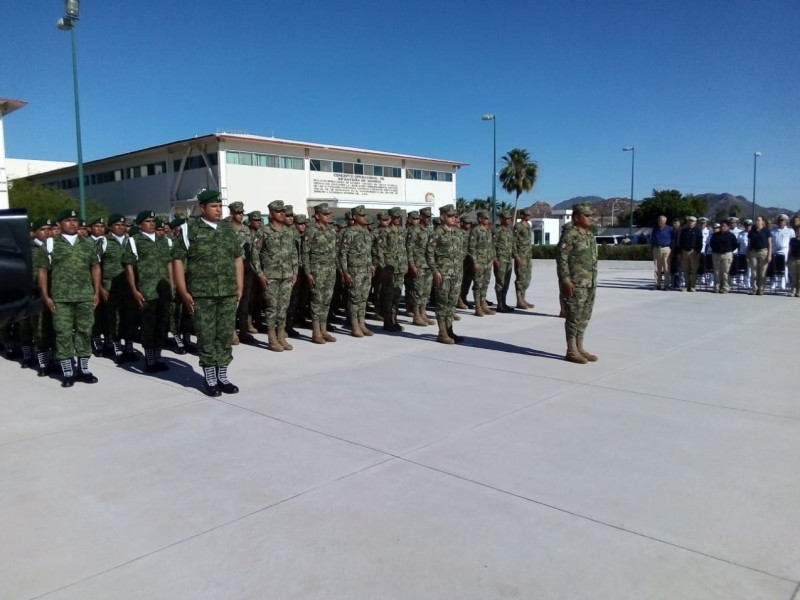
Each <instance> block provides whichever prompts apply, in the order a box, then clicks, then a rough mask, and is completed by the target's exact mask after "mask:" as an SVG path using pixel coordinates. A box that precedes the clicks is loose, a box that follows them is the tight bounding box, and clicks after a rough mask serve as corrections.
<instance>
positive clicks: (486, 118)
mask: <svg viewBox="0 0 800 600" xmlns="http://www.w3.org/2000/svg"><path fill="white" fill-rule="evenodd" d="M481 120H482V121H491V122H492V140H493V141H492V226H494V224H495V218H496V216H497V215H496V212H497V173H496V172H495V171H496V169H497V116H496V115H493V114H486V115H483V116H482V117H481Z"/></svg>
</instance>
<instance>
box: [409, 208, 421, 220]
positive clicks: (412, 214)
mask: <svg viewBox="0 0 800 600" xmlns="http://www.w3.org/2000/svg"><path fill="white" fill-rule="evenodd" d="M408 218H409V219H419V211H418V210H412V211H411V212H410V213H408Z"/></svg>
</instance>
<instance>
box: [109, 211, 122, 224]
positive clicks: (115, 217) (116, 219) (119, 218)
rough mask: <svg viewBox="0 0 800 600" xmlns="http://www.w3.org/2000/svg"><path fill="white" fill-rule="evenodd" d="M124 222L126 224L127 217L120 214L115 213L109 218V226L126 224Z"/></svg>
mask: <svg viewBox="0 0 800 600" xmlns="http://www.w3.org/2000/svg"><path fill="white" fill-rule="evenodd" d="M124 222H125V217H124V216H122V215H121V214H119V213H114V214H113V215H111V216H110V217H108V224H109V225H114V224H115V223H124Z"/></svg>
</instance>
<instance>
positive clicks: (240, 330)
mask: <svg viewBox="0 0 800 600" xmlns="http://www.w3.org/2000/svg"><path fill="white" fill-rule="evenodd" d="M228 210H229V211H230V213H231V214H230V215H229V216H227V217H225V220H226V221H228V222H229V223H230V224H231V227H233V232H234V233H235V234H236V239H237V240H239V245H240V246H241V247H242V257H243V258H242V261H243V264H244V265H246V264H247V263H248V262H249V261H250V257H251V249H252V245H253V237H252V235H251V233H250V228H249V227H248V226H247V225H245V224H244V203H242V202H239V201H236V202H231V203H230V204H228ZM248 275H249V273H248V269H247V267H246V266H245V267H244V280H243V282H242V286H243V287H242V299H241V300H239V306H238V307H237V308H236V325H235V327H234V331H233V337H232V338H231V344H232V345H234V346H236V345H237V344H238V343H239V336H240V335H241V336H242V337H246V336H249V332H248V331H247V321H246V315H247V310H248V308H249V305H250V302H249V296H248V294H247V291H248V289H247V279H248ZM251 286H252V283H251Z"/></svg>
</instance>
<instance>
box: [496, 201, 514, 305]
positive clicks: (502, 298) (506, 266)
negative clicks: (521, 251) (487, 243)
mask: <svg viewBox="0 0 800 600" xmlns="http://www.w3.org/2000/svg"><path fill="white" fill-rule="evenodd" d="M513 218H514V213H513V212H512V211H510V210H504V211H503V212H501V213H500V227H498V228H497V229H496V230H495V232H494V252H495V257H496V262H495V267H494V293H495V294H496V295H497V312H501V313H511V312H514V309H513V308H511V307H510V306H509V305H508V303H507V302H506V296H507V295H508V288H509V286H510V285H511V271H512V269H513V268H514V233H513V232H512V231H511V221H512V220H513Z"/></svg>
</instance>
